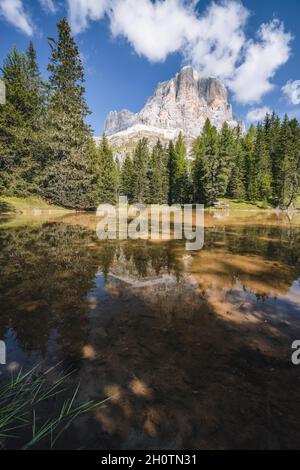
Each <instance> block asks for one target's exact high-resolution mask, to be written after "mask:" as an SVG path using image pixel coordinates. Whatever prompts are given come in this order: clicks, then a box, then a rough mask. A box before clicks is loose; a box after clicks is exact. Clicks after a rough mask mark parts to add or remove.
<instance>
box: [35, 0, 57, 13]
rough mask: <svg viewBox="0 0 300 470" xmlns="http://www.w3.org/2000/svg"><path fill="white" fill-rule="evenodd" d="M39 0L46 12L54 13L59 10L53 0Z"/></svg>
mask: <svg viewBox="0 0 300 470" xmlns="http://www.w3.org/2000/svg"><path fill="white" fill-rule="evenodd" d="M39 2H40V4H41V7H42V8H43V10H45V12H46V13H51V14H52V15H54V14H55V13H56V12H57V7H56V5H55V3H54V1H53V0H39Z"/></svg>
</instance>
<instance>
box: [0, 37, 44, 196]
mask: <svg viewBox="0 0 300 470" xmlns="http://www.w3.org/2000/svg"><path fill="white" fill-rule="evenodd" d="M2 75H3V77H2V79H3V80H4V83H5V85H6V92H7V93H6V98H7V100H6V104H5V105H2V106H1V107H0V151H1V157H0V169H1V174H0V190H1V191H4V192H6V193H9V194H16V195H20V196H26V195H28V194H30V193H32V192H35V191H36V189H37V187H36V181H35V177H36V174H37V173H38V172H39V168H38V165H39V163H38V149H39V147H40V141H41V138H40V135H39V131H40V130H41V117H42V115H43V114H44V113H43V101H44V93H43V91H42V80H41V77H40V73H39V69H38V66H37V63H36V54H35V50H34V48H33V45H32V43H30V45H29V49H28V51H27V54H24V53H20V52H19V51H18V50H17V49H16V48H15V47H14V48H13V50H12V51H11V53H10V54H9V55H8V56H7V57H6V59H5V60H4V64H3V68H2Z"/></svg>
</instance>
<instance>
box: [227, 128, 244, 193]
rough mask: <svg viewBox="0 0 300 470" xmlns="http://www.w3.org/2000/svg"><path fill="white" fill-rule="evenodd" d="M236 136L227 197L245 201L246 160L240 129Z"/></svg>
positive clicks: (237, 130)
mask: <svg viewBox="0 0 300 470" xmlns="http://www.w3.org/2000/svg"><path fill="white" fill-rule="evenodd" d="M235 133H236V135H235V138H234V141H233V150H232V151H233V160H232V165H231V174H230V177H229V182H228V187H227V196H228V197H231V198H233V199H245V197H246V185H245V180H246V160H245V152H244V146H243V140H242V138H241V135H240V129H239V128H237V129H236V131H235Z"/></svg>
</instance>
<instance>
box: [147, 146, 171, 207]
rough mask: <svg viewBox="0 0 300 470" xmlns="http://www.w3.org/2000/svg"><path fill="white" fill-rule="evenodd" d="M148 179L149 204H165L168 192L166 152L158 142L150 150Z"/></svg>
mask: <svg viewBox="0 0 300 470" xmlns="http://www.w3.org/2000/svg"><path fill="white" fill-rule="evenodd" d="M149 179H150V181H149V184H150V186H149V190H150V202H151V204H167V203H168V192H169V191H168V174H167V165H166V152H165V150H164V148H163V146H162V144H161V142H160V140H158V141H157V143H156V145H155V146H154V148H153V150H152V154H151V160H150V173H149Z"/></svg>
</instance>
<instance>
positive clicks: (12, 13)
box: [0, 0, 33, 36]
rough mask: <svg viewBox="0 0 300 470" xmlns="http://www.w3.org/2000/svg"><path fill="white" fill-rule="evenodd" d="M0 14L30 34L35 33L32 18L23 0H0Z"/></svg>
mask: <svg viewBox="0 0 300 470" xmlns="http://www.w3.org/2000/svg"><path fill="white" fill-rule="evenodd" d="M0 16H2V17H4V18H5V19H6V21H8V22H9V23H11V24H12V25H14V26H15V27H16V28H18V29H19V30H20V31H22V32H23V33H25V34H27V35H28V36H32V34H33V26H32V23H31V19H30V17H29V16H28V14H27V13H26V12H25V10H24V7H23V2H22V1H21V0H0Z"/></svg>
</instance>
